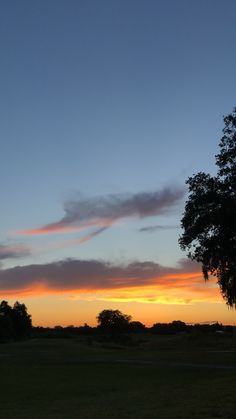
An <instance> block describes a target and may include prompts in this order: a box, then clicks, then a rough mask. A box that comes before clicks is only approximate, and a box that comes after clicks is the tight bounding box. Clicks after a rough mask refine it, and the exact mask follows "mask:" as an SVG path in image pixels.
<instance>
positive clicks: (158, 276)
mask: <svg viewBox="0 0 236 419" xmlns="http://www.w3.org/2000/svg"><path fill="white" fill-rule="evenodd" d="M196 271H197V272H198V271H200V266H199V265H198V264H196V263H194V262H191V261H187V260H181V261H180V262H179V265H178V266H177V267H176V268H173V267H166V266H162V265H160V264H158V263H155V262H150V261H146V262H132V263H129V264H126V265H122V264H111V263H109V262H105V261H100V260H77V259H75V260H74V259H67V260H62V261H59V262H52V263H48V264H34V265H27V266H16V267H14V268H10V269H1V270H0V291H1V292H4V291H10V290H17V291H19V292H20V291H23V290H25V289H27V290H29V289H34V287H38V286H39V287H45V289H47V290H52V291H68V290H75V289H82V290H86V291H88V290H93V289H96V290H103V289H118V288H124V287H138V286H143V285H150V284H154V283H155V284H159V285H161V284H163V285H165V286H168V285H171V284H172V285H173V283H175V285H176V281H177V278H178V276H179V275H180V274H182V273H188V272H190V274H191V272H196ZM179 286H181V284H179Z"/></svg>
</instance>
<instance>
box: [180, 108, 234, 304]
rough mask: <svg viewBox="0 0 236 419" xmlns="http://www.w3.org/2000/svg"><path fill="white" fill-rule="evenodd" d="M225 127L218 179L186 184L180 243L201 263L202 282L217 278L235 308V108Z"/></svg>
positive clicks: (201, 177) (204, 176) (191, 180)
mask: <svg viewBox="0 0 236 419" xmlns="http://www.w3.org/2000/svg"><path fill="white" fill-rule="evenodd" d="M224 123H225V127H224V129H223V137H222V138H221V140H220V144H219V147H220V152H219V154H218V155H217V156H216V165H217V167H218V172H217V175H216V176H211V175H210V174H206V173H204V172H200V173H197V174H196V175H193V176H192V177H190V178H189V179H188V180H187V182H186V183H187V185H188V188H189V196H188V200H187V202H186V206H185V212H184V214H183V218H182V220H181V225H182V228H183V230H184V232H183V234H182V236H181V237H180V239H179V243H180V247H181V248H182V250H187V251H188V257H189V258H191V259H195V260H197V261H198V262H201V264H202V271H203V276H204V278H205V280H207V279H208V277H209V274H210V275H214V276H216V277H217V280H218V284H219V286H220V290H221V293H222V295H223V297H224V299H225V300H226V302H227V304H228V305H229V306H231V307H234V308H236V108H234V109H233V111H232V113H231V114H229V115H228V116H226V117H225V118H224Z"/></svg>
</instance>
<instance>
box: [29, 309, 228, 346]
mask: <svg viewBox="0 0 236 419" xmlns="http://www.w3.org/2000/svg"><path fill="white" fill-rule="evenodd" d="M97 322H98V325H97V326H96V327H90V326H88V325H87V324H86V323H85V325H84V326H79V327H77V326H72V325H70V326H67V327H62V326H55V327H54V328H49V327H34V328H33V335H34V336H36V337H45V338H47V337H52V338H57V337H58V338H62V337H63V338H69V337H74V336H78V335H80V336H87V337H88V338H90V337H92V336H94V337H96V339H98V340H116V341H119V342H126V341H129V340H130V337H131V336H132V334H145V333H151V334H154V335H175V334H183V333H204V334H205V333H216V332H219V333H224V332H231V333H232V332H233V331H234V327H233V326H223V325H222V324H220V323H218V322H216V323H212V324H194V325H188V324H186V323H185V322H183V321H180V320H174V321H173V322H171V323H155V324H153V326H152V327H146V326H145V325H144V324H143V323H141V322H139V321H132V318H131V316H129V315H127V314H123V313H122V312H121V311H119V310H103V311H101V312H100V313H99V315H98V316H97Z"/></svg>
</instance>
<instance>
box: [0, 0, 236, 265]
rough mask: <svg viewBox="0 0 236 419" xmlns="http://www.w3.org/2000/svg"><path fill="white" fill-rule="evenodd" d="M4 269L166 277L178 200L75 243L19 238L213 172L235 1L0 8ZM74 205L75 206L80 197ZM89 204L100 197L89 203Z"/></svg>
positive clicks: (225, 109)
mask: <svg viewBox="0 0 236 419" xmlns="http://www.w3.org/2000/svg"><path fill="white" fill-rule="evenodd" d="M0 12H1V13H0V51H1V80H0V84H1V86H0V91H1V100H0V112H1V124H0V136H1V154H0V176H1V179H2V190H1V222H0V233H1V243H2V245H7V246H10V245H11V246H15V245H16V244H17V243H18V244H22V245H24V246H29V248H30V249H31V254H30V255H28V256H25V255H23V256H22V257H21V258H17V260H15V259H14V258H7V259H6V260H5V261H3V264H4V267H6V268H7V267H13V266H15V265H16V264H19V265H27V264H32V263H37V264H39V263H41V264H42V263H49V262H51V261H55V260H63V259H65V258H68V257H72V258H80V259H91V258H94V259H106V260H109V261H111V262H116V263H117V262H128V261H130V260H140V261H145V260H149V261H153V262H156V263H160V264H162V265H168V266H174V265H175V264H176V263H177V261H178V260H179V259H180V258H182V257H184V254H183V253H182V252H180V250H179V246H178V242H177V241H178V236H179V234H180V230H179V229H177V228H172V229H171V228H167V229H156V230H155V231H153V232H152V233H150V232H147V231H146V232H140V231H139V230H140V228H142V227H145V226H146V227H147V226H155V225H163V226H170V225H171V226H173V227H174V226H178V225H179V223H180V218H181V214H182V211H183V208H184V196H182V198H181V199H179V200H178V202H177V201H176V202H175V203H173V205H171V206H170V208H169V209H167V210H166V212H163V213H162V214H161V215H157V214H153V215H152V216H151V217H143V218H139V217H138V216H136V215H135V214H134V213H132V214H133V215H131V216H129V217H123V218H121V219H120V220H119V222H118V223H115V224H114V225H112V226H111V228H108V229H106V230H104V231H103V233H101V234H98V235H97V236H96V237H94V238H93V239H91V240H89V241H86V242H84V243H81V244H80V245H75V244H73V245H71V246H70V245H66V246H61V245H58V242H61V241H62V240H69V239H72V238H78V237H82V236H83V235H84V234H89V233H91V231H94V230H93V229H91V228H89V229H88V230H86V231H85V232H82V233H81V232H79V233H78V232H73V233H70V234H69V233H63V234H60V235H58V234H57V235H55V234H50V235H40V236H33V235H31V236H29V235H27V236H26V235H19V234H16V231H18V230H27V229H28V230H29V229H34V228H38V227H41V226H44V225H47V224H50V223H55V222H58V221H59V220H61V219H62V218H63V216H64V215H65V212H64V210H63V208H64V205H65V203H66V202H68V201H73V202H77V201H78V200H81V199H82V200H86V199H89V198H90V199H92V200H94V199H95V198H96V197H99V199H101V198H102V197H103V198H104V197H107V196H110V194H113V195H115V196H118V197H120V196H123V194H129V196H130V197H132V196H134V195H135V194H139V193H153V192H155V191H162V190H163V189H164V188H171V189H173V190H176V189H183V188H184V183H185V180H186V178H187V177H188V176H190V175H191V174H193V173H196V172H198V171H207V172H211V173H213V172H214V171H215V166H214V155H215V154H216V153H217V147H218V143H219V140H220V137H221V131H222V128H223V120H222V117H223V115H226V114H228V113H230V112H231V110H232V108H233V107H234V106H235V94H236V85H235V68H236V56H235V53H234V51H235V37H236V30H235V12H236V4H235V2H234V1H231V0H227V1H225V2H223V1H218V0H214V1H213V0H212V1H211V0H206V1H198V2H195V1H184V0H179V1H174V0H172V1H171V0H167V1H162V0H156V1H154V0H148V1H144V0H142V1H140V0H126V1H124V0H120V1H114V0H109V1H108V0H107V1H104V0H100V1H95V0H93V1H89V0H88V1H80V0H76V1H75V0H69V1H65V0H63V1H62V0H50V1H39V0H37V1H34V2H32V1H25V0H21V1H20V2H19V1H11V0H9V1H2V2H1V6H0ZM81 196H82V198H81ZM96 199H98V198H96Z"/></svg>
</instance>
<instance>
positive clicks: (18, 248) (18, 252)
mask: <svg viewBox="0 0 236 419" xmlns="http://www.w3.org/2000/svg"><path fill="white" fill-rule="evenodd" d="M28 255H30V249H29V248H28V247H27V246H24V245H23V244H17V245H4V244H0V260H4V259H14V258H20V257H24V256H28Z"/></svg>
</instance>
